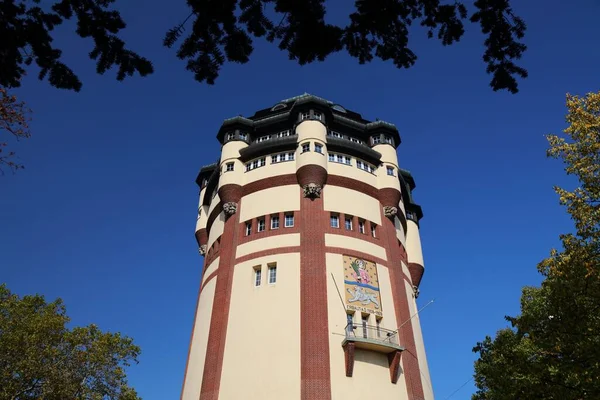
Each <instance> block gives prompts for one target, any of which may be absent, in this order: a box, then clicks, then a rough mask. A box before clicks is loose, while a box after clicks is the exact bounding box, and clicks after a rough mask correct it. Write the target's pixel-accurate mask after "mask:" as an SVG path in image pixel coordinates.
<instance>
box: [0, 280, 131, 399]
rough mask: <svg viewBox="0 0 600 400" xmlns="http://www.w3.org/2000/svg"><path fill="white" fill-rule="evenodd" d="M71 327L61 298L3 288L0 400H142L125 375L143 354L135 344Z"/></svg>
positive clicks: (90, 328) (0, 296)
mask: <svg viewBox="0 0 600 400" xmlns="http://www.w3.org/2000/svg"><path fill="white" fill-rule="evenodd" d="M68 322H69V318H68V317H67V315H66V310H65V306H64V304H63V303H62V301H61V300H60V299H57V300H55V301H54V302H51V303H47V302H46V300H45V299H44V297H43V296H39V295H35V296H24V297H22V298H19V297H18V296H17V295H15V294H13V293H11V292H10V291H9V290H8V289H7V288H6V286H5V285H0V355H1V356H0V400H33V399H36V400H37V399H44V400H64V399H77V400H79V399H81V400H84V399H85V400H108V399H110V400H139V399H140V398H139V397H138V396H137V393H136V392H135V390H134V389H132V388H131V387H129V386H128V385H127V379H126V375H125V367H127V366H129V365H130V364H131V363H132V362H135V363H137V357H138V355H139V353H140V349H139V347H138V346H136V345H134V344H133V341H132V339H130V338H128V337H124V336H122V335H121V334H119V333H104V332H102V331H101V330H100V329H99V328H98V327H97V326H95V325H89V326H86V327H76V328H73V329H68V328H67V326H66V325H67V323H68Z"/></svg>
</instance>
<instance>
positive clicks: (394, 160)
mask: <svg viewBox="0 0 600 400" xmlns="http://www.w3.org/2000/svg"><path fill="white" fill-rule="evenodd" d="M373 150H375V151H377V152H379V153H380V154H381V161H382V162H385V163H389V164H392V165H394V166H395V167H396V168H398V153H396V149H394V146H390V145H389V144H378V145H375V146H373Z"/></svg>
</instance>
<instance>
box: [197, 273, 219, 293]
mask: <svg viewBox="0 0 600 400" xmlns="http://www.w3.org/2000/svg"><path fill="white" fill-rule="evenodd" d="M218 274H219V268H217V270H216V271H213V272H212V273H211V274H210V275H208V276H207V277H206V279H205V280H204V282H202V287H201V288H200V293H202V291H203V290H204V287H205V286H206V285H208V282H210V281H211V280H212V279H213V278H214V277H216V276H217V275H218Z"/></svg>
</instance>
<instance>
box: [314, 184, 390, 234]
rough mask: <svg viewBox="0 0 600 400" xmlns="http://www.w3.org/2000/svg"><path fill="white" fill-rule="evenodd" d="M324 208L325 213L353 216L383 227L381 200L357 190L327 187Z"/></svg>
mask: <svg viewBox="0 0 600 400" xmlns="http://www.w3.org/2000/svg"><path fill="white" fill-rule="evenodd" d="M323 207H324V209H325V211H335V212H340V213H344V214H351V215H353V216H355V217H359V218H364V219H366V220H369V221H372V222H375V223H376V224H377V225H381V212H380V209H379V207H380V205H379V200H377V199H374V198H373V197H371V196H368V195H366V194H364V193H361V192H358V191H356V190H352V189H348V188H344V187H341V186H332V185H326V186H325V188H323Z"/></svg>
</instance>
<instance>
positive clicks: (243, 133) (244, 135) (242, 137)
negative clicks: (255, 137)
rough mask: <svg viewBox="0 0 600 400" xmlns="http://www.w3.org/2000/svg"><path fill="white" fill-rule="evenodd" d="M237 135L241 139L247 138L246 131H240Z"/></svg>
mask: <svg viewBox="0 0 600 400" xmlns="http://www.w3.org/2000/svg"><path fill="white" fill-rule="evenodd" d="M239 137H240V139H241V140H246V139H248V134H247V133H246V132H240V134H239Z"/></svg>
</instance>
